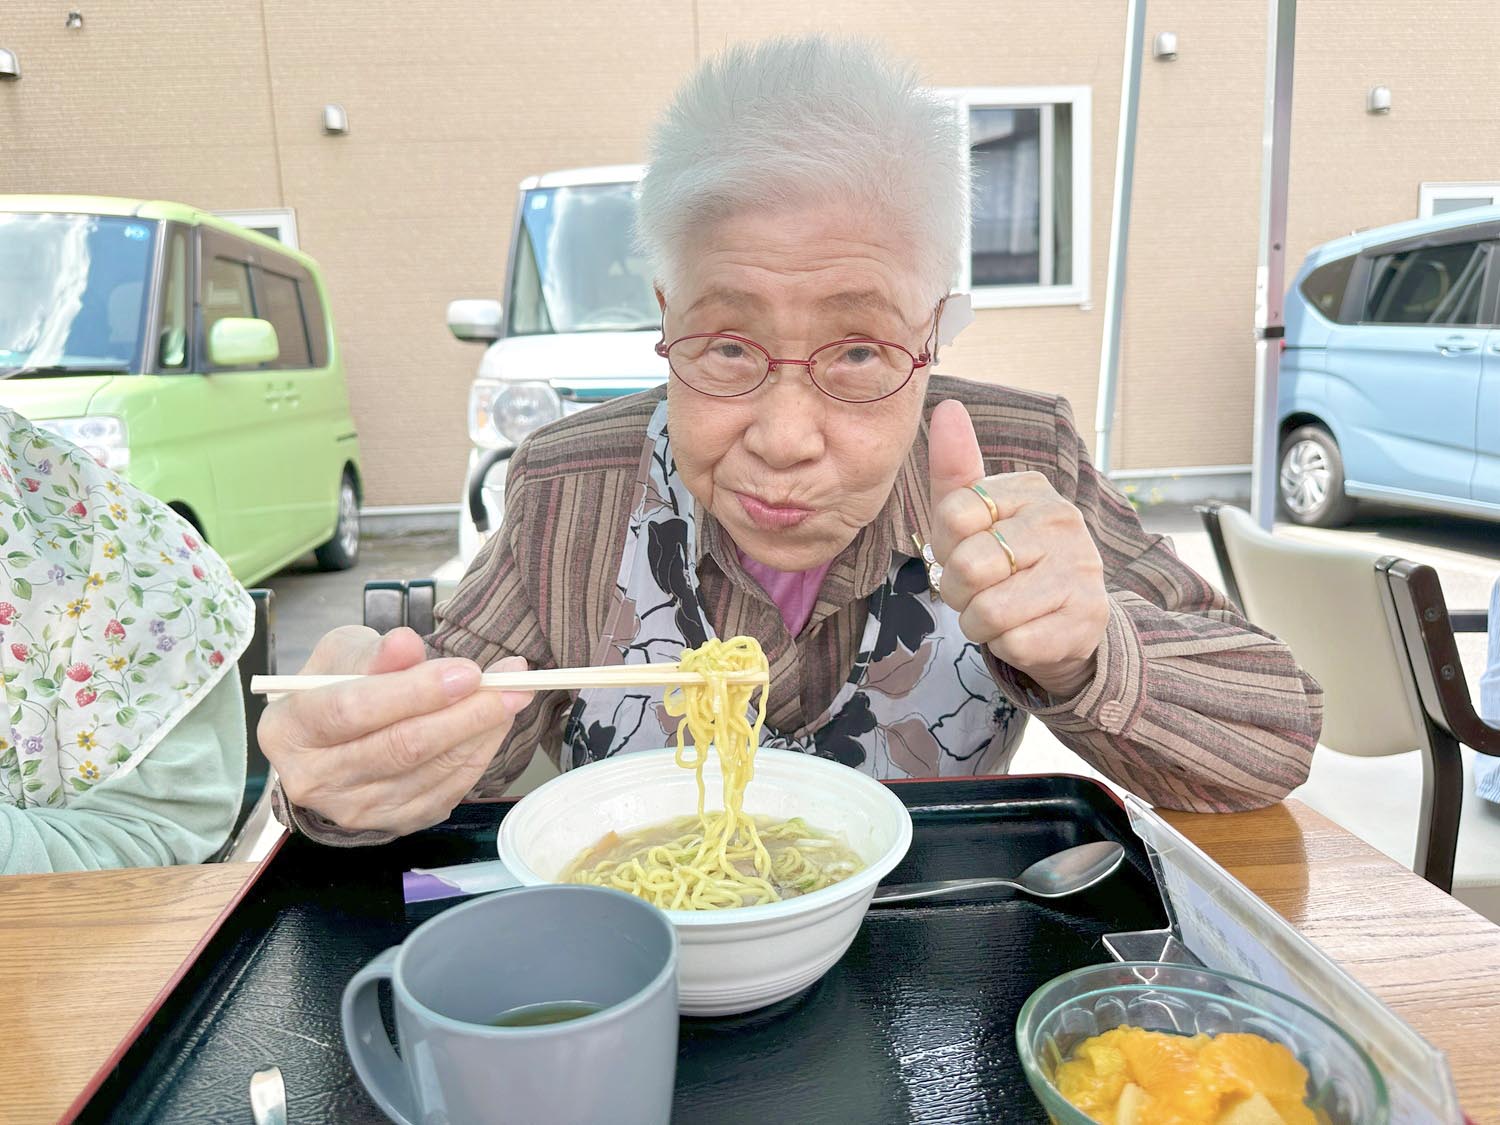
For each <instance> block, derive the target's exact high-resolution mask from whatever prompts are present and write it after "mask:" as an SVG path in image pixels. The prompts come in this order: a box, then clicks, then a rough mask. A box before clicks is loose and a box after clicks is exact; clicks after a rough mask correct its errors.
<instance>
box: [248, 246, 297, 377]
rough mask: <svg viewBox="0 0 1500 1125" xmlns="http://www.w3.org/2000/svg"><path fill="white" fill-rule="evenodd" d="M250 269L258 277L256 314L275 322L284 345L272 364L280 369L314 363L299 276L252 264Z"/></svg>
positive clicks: (273, 323)
mask: <svg viewBox="0 0 1500 1125" xmlns="http://www.w3.org/2000/svg"><path fill="white" fill-rule="evenodd" d="M250 273H251V276H252V277H253V278H254V279H255V315H256V316H258V317H260V318H261V319H262V320H269V321H270V322H271V325H272V326H273V327H274V328H275V329H276V341H277V343H278V344H280V346H281V354H280V355H278V356H277V357H276V360H275V362H273V363H272V364H271V366H272V367H273V368H277V369H279V370H290V369H296V368H299V367H310V366H311V362H310V357H309V353H308V346H307V325H306V324H305V323H303V320H302V302H301V300H300V299H299V297H298V294H297V289H298V286H297V281H296V279H295V278H291V277H288V276H286V274H283V273H277V272H275V271H274V270H271V269H267V268H265V267H262V266H251V267H250Z"/></svg>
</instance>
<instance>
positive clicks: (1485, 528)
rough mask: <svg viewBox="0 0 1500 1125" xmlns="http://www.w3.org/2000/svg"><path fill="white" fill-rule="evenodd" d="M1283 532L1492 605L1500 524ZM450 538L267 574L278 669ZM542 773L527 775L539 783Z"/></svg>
mask: <svg viewBox="0 0 1500 1125" xmlns="http://www.w3.org/2000/svg"><path fill="white" fill-rule="evenodd" d="M1142 519H1143V522H1144V523H1145V524H1146V526H1147V527H1148V528H1149V529H1150V530H1152V531H1155V532H1159V533H1162V534H1165V535H1170V536H1171V537H1172V539H1173V542H1174V544H1175V545H1176V547H1177V551H1178V553H1179V554H1180V555H1181V556H1182V557H1183V559H1184V560H1185V561H1186V562H1187V563H1188V564H1189V565H1190V566H1193V567H1195V568H1196V569H1198V570H1199V571H1200V572H1201V573H1202V574H1204V575H1205V576H1206V577H1208V578H1209V579H1210V580H1212V581H1213V582H1215V583H1218V582H1219V572H1218V566H1217V564H1216V563H1215V562H1214V557H1213V551H1212V548H1211V547H1210V546H1209V542H1208V537H1207V535H1206V534H1205V533H1204V532H1203V528H1202V524H1201V522H1200V521H1199V518H1198V516H1197V514H1196V513H1195V512H1193V510H1192V509H1191V508H1187V507H1177V506H1172V505H1161V506H1158V507H1155V508H1149V509H1147V510H1146V511H1145V512H1144V513H1143V517H1142ZM1286 533H1287V534H1291V535H1295V536H1298V537H1302V538H1306V539H1309V540H1318V539H1327V538H1340V537H1345V538H1347V537H1352V538H1355V539H1358V540H1361V541H1363V542H1365V543H1367V544H1368V545H1369V546H1370V547H1371V549H1372V550H1375V551H1378V552H1382V553H1390V554H1396V555H1402V556H1404V557H1407V558H1411V559H1415V560H1417V561H1419V562H1425V563H1428V564H1430V565H1432V566H1434V567H1436V568H1437V570H1438V572H1439V574H1440V575H1441V577H1442V581H1443V590H1444V594H1445V596H1446V597H1447V600H1448V604H1449V606H1450V607H1453V608H1464V609H1473V608H1483V607H1485V606H1487V605H1488V604H1489V594H1490V588H1491V586H1492V585H1493V584H1494V582H1495V579H1496V577H1497V576H1500V525H1496V524H1485V523H1480V522H1478V521H1474V520H1460V519H1453V518H1449V517H1440V516H1431V517H1429V516H1411V515H1404V514H1381V513H1371V514H1368V515H1365V516H1363V517H1362V518H1361V519H1360V521H1359V522H1358V523H1356V524H1354V525H1353V526H1352V527H1351V528H1349V529H1347V530H1345V531H1338V532H1328V531H1316V530H1312V529H1307V528H1287V529H1286ZM456 541H457V536H456V531H455V534H454V535H451V536H450V535H446V534H435V533H426V534H420V535H406V536H399V537H394V538H382V539H367V540H366V542H365V545H364V548H363V551H362V554H361V557H360V562H359V565H358V566H357V567H355V568H354V569H353V570H350V571H345V572H343V573H339V574H321V573H319V572H318V570H317V568H316V566H315V565H314V564H313V562H312V559H311V556H309V557H308V558H307V559H306V560H304V561H303V562H301V563H298V564H296V565H294V566H293V567H290V568H289V569H287V570H285V571H283V572H282V573H280V574H278V575H276V576H275V577H274V578H272V579H270V580H269V581H268V582H267V583H266V585H269V586H271V587H272V588H273V589H275V591H276V640H277V647H278V662H279V666H280V668H281V670H282V671H283V672H293V671H296V670H297V669H298V668H300V667H301V665H302V662H303V661H304V660H305V659H306V658H307V654H308V653H309V652H310V651H311V649H312V646H313V644H314V643H316V641H317V638H318V637H319V636H321V635H322V634H323V633H324V632H326V631H327V630H328V629H331V628H333V627H335V626H337V625H344V624H350V623H356V622H358V621H359V619H360V613H361V604H362V602H361V592H362V590H363V588H364V584H365V582H367V581H369V580H371V579H376V578H387V579H395V578H425V577H428V576H431V575H433V574H434V573H436V572H437V571H439V570H440V569H444V570H445V572H447V573H451V572H454V571H455V570H456V568H455V567H454V566H452V565H449V566H448V567H446V568H445V567H444V564H445V563H451V560H452V558H453V554H454V551H455V548H456ZM1459 644H1460V654H1461V656H1462V657H1463V660H1464V665H1465V669H1464V670H1465V672H1466V674H1467V676H1468V679H1469V686H1470V691H1471V692H1477V690H1478V689H1477V682H1478V678H1479V674H1480V672H1481V671H1482V670H1483V666H1484V665H1483V662H1484V660H1485V658H1486V657H1485V640H1484V638H1483V637H1482V636H1467V637H1461V638H1460V641H1459ZM1015 768H1016V769H1017V771H1018V772H1032V771H1035V772H1053V771H1066V772H1074V773H1085V774H1093V771H1092V770H1090V769H1089V768H1088V767H1087V766H1085V765H1084V764H1083V763H1082V762H1081V761H1080V760H1079V759H1078V758H1077V757H1076V756H1075V755H1073V754H1072V753H1071V752H1070V751H1068V750H1067V749H1066V748H1065V747H1063V746H1062V745H1061V744H1060V743H1059V742H1058V741H1057V740H1056V739H1055V738H1053V737H1052V735H1051V733H1050V732H1049V731H1048V730H1047V729H1046V728H1045V727H1044V726H1043V725H1042V724H1041V723H1030V724H1028V726H1027V730H1026V734H1025V736H1024V739H1023V741H1022V745H1021V750H1020V751H1019V753H1018V755H1017V758H1016V763H1015ZM545 772H546V771H541V772H540V773H536V772H534V773H532V774H530V775H528V780H534V779H539V778H540V777H541V776H544V774H545Z"/></svg>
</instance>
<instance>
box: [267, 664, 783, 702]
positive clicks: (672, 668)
mask: <svg viewBox="0 0 1500 1125" xmlns="http://www.w3.org/2000/svg"><path fill="white" fill-rule="evenodd" d="M363 678H364V677H363V676H252V677H251V678H250V690H251V691H252V692H253V693H255V694H256V695H286V694H289V693H291V692H298V691H313V690H314V689H316V688H321V687H329V686H331V685H333V684H343V683H350V682H352V681H354V680H360V679H363ZM724 678H725V680H727V681H728V682H729V683H734V684H763V683H765V682H766V675H765V673H763V672H727V673H725V676H724ZM706 682H707V678H706V677H705V676H704V675H703V673H702V672H684V671H683V670H682V666H681V665H680V664H613V665H605V666H603V667H599V668H543V669H539V670H537V671H528V672H486V673H485V674H484V675H482V676H481V677H480V678H479V686H480V688H481V689H488V690H490V691H579V690H582V689H584V688H605V687H686V686H690V685H694V684H702V683H706Z"/></svg>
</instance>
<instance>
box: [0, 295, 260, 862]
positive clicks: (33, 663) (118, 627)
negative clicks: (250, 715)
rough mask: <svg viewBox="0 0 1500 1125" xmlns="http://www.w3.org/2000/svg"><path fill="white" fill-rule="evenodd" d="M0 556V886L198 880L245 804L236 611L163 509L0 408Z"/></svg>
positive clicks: (227, 588)
mask: <svg viewBox="0 0 1500 1125" xmlns="http://www.w3.org/2000/svg"><path fill="white" fill-rule="evenodd" d="M49 307H50V308H51V309H52V310H53V311H55V312H57V315H58V316H60V317H62V318H63V319H64V320H65V319H66V317H67V316H68V315H71V314H70V311H69V310H70V306H68V305H67V304H66V303H58V304H55V305H53V306H49ZM58 310H60V311H58ZM76 310H77V305H76V303H75V304H74V305H72V306H71V311H73V312H76ZM52 327H56V326H55V325H53V326H52ZM12 373H13V372H10V371H0V375H9V374H12ZM0 544H3V547H0V672H3V678H0V699H3V702H4V704H5V715H6V718H7V720H8V721H6V722H0V874H6V875H14V874H27V873H36V872H45V871H76V870H85V869H92V868H102V867H148V866H155V865H159V864H173V863H201V862H202V861H203V860H205V859H207V858H208V857H209V856H210V855H212V854H213V852H214V851H215V850H216V849H217V848H218V847H219V846H220V845H221V844H223V843H224V841H225V839H226V837H228V835H229V832H230V830H231V828H232V827H233V826H234V822H235V818H236V815H237V814H238V812H239V809H240V801H241V799H242V797H243V795H244V786H245V733H246V732H245V711H244V705H243V703H242V700H241V696H240V683H239V677H238V676H236V675H235V674H234V672H235V660H236V659H237V658H238V657H239V655H240V654H241V652H243V651H244V649H245V646H246V645H247V644H248V643H249V641H250V636H251V633H252V631H253V628H254V609H253V607H252V605H251V602H250V597H249V595H248V594H246V593H245V591H244V590H243V589H241V588H240V585H239V583H237V582H236V581H235V580H234V578H233V577H232V576H231V575H230V573H229V568H228V567H227V566H226V565H225V564H224V561H223V560H222V559H220V558H219V557H218V556H217V555H215V554H214V553H213V551H211V550H210V549H209V548H208V547H207V546H205V545H204V544H203V543H202V542H201V541H200V540H199V539H198V537H197V536H196V535H195V534H194V532H193V529H192V528H191V527H189V526H188V524H187V523H186V522H185V521H183V519H182V518H181V517H179V516H178V515H177V514H176V513H175V512H173V511H171V510H170V509H169V508H168V507H167V506H166V505H165V504H163V503H162V502H161V501H159V500H156V499H154V498H152V497H150V496H147V495H145V494H144V493H142V492H139V491H137V490H136V489H135V488H134V487H133V486H131V485H130V484H128V483H126V482H125V481H123V480H121V479H120V478H119V477H117V476H116V475H115V474H114V473H112V472H110V471H109V470H108V469H105V468H102V467H101V466H100V465H98V464H97V463H96V462H95V461H94V459H93V458H92V457H90V456H89V455H88V454H87V453H85V452H83V451H82V450H80V449H78V448H77V447H76V446H73V445H70V444H68V443H67V442H65V441H63V440H62V439H60V438H58V437H57V436H56V435H54V434H51V433H48V432H47V431H45V430H42V429H40V428H38V427H36V426H33V425H32V424H31V423H29V422H27V421H26V419H24V418H22V417H21V416H20V415H18V414H15V413H13V412H12V411H9V410H5V409H3V408H0Z"/></svg>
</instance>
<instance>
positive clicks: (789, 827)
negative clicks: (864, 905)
mask: <svg viewBox="0 0 1500 1125" xmlns="http://www.w3.org/2000/svg"><path fill="white" fill-rule="evenodd" d="M750 819H752V820H753V821H754V822H755V827H756V829H757V831H758V832H759V833H760V839H761V842H762V843H763V844H764V845H765V848H766V851H767V852H768V853H769V854H770V857H771V872H770V874H769V875H768V876H767V877H766V878H767V880H768V881H769V882H770V884H771V886H772V887H773V888H774V889H775V891H776V894H777V897H778V898H781V899H788V898H796V897H797V896H799V895H804V894H809V893H811V892H812V891H815V890H821V889H822V888H823V887H827V886H831V885H832V884H834V883H837V882H840V881H841V880H844V879H847V878H848V877H849V876H851V875H853V874H855V873H856V872H858V871H860V870H862V869H863V868H864V866H865V865H864V861H863V860H861V859H860V858H859V856H858V854H856V853H855V851H854V849H853V848H851V847H849V845H848V844H847V843H846V842H845V841H844V840H843V839H842V837H839V836H835V835H832V834H830V833H827V832H821V831H819V830H817V829H813V828H809V827H808V826H807V825H805V824H803V823H802V822H801V820H800V819H798V820H775V819H773V818H771V817H768V816H757V817H751V818H750ZM685 837H690V838H694V839H695V840H697V841H698V842H701V841H702V838H703V821H702V820H701V818H700V817H698V816H697V815H696V814H694V815H690V816H680V817H676V818H675V819H673V820H669V821H666V822H664V823H662V824H656V825H653V826H651V827H650V828H643V829H641V830H640V831H638V832H631V833H628V834H626V835H623V836H622V835H620V834H619V833H616V832H610V833H607V834H606V835H605V836H604V837H603V838H602V839H600V840H599V841H598V842H597V843H596V844H594V845H593V846H592V847H591V848H588V849H587V850H586V851H584V852H583V853H582V854H580V855H579V856H578V858H577V859H575V860H574V861H573V862H572V863H570V864H568V866H567V868H566V869H565V870H564V872H563V875H562V880H561V881H562V882H565V883H570V882H579V881H582V876H584V875H585V874H586V873H587V872H590V871H592V870H594V869H595V868H597V867H598V866H599V865H601V864H622V863H628V861H630V859H631V858H632V857H637V858H640V859H641V860H643V861H644V860H645V859H646V858H647V857H649V858H650V859H652V860H657V861H661V862H672V860H673V859H674V858H675V857H674V856H671V855H669V854H668V853H667V852H666V849H667V847H668V845H672V844H677V843H679V842H680V841H682V840H683V839H684V838H685ZM653 850H654V851H655V854H654V855H653V854H651V853H652V852H653ZM789 861H793V862H789ZM673 866H686V865H685V864H680V863H673ZM734 867H735V868H736V869H737V870H738V871H739V873H740V874H741V875H744V876H749V877H753V876H755V875H756V871H755V866H754V861H753V858H752V857H750V856H748V855H747V856H744V857H742V858H741V857H736V858H735V860H734ZM793 867H795V868H797V869H798V870H797V873H796V874H795V875H791V876H787V877H783V876H782V875H781V872H782V871H785V870H787V869H788V868H793ZM809 867H811V868H812V870H811V871H809ZM742 905H745V906H753V905H756V899H755V898H753V897H751V896H749V895H747V896H746V898H745V901H744V902H743V903H742Z"/></svg>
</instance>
